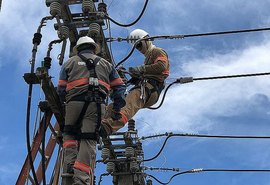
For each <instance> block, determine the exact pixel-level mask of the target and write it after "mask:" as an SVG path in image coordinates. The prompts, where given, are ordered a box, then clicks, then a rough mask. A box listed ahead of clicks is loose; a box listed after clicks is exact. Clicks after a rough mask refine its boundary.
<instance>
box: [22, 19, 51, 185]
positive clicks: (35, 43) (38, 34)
mask: <svg viewBox="0 0 270 185" xmlns="http://www.w3.org/2000/svg"><path fill="white" fill-rule="evenodd" d="M51 19H53V17H52V16H46V17H44V18H42V19H41V22H40V25H39V27H38V29H37V32H36V33H35V34H34V37H33V49H32V58H31V70H30V72H31V73H34V70H35V60H36V54H37V47H38V45H39V44H40V42H41V37H42V35H41V28H42V27H43V26H45V23H46V21H47V20H51ZM32 91H33V84H32V83H30V84H29V87H28V98H27V108H26V145H27V152H28V158H29V164H30V168H31V171H32V174H33V179H34V182H35V184H38V180H37V175H36V172H35V167H34V162H33V158H32V154H31V144H30V112H31V101H32Z"/></svg>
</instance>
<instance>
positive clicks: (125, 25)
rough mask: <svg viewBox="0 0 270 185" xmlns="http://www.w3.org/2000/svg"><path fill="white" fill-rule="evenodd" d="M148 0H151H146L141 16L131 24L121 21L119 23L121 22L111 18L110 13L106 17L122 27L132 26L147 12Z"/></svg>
mask: <svg viewBox="0 0 270 185" xmlns="http://www.w3.org/2000/svg"><path fill="white" fill-rule="evenodd" d="M148 1H149V0H145V3H144V6H143V9H142V11H141V13H140V15H139V17H138V18H137V19H136V20H135V21H133V22H132V23H130V24H121V23H119V22H117V21H115V20H113V19H112V18H110V17H109V16H108V15H105V17H106V18H108V19H109V20H110V21H112V22H113V23H114V24H116V25H118V26H122V27H129V26H132V25H134V24H136V23H137V22H138V21H139V20H140V19H141V17H142V16H143V14H144V12H145V9H146V7H147V4H148Z"/></svg>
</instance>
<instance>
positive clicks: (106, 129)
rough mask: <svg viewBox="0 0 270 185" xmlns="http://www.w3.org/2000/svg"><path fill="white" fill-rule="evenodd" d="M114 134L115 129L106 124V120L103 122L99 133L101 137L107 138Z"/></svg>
mask: <svg viewBox="0 0 270 185" xmlns="http://www.w3.org/2000/svg"><path fill="white" fill-rule="evenodd" d="M112 132H113V129H112V127H111V126H110V124H109V123H107V122H106V119H105V120H102V121H101V124H100V131H99V135H100V137H102V138H107V137H108V136H109V135H111V134H112Z"/></svg>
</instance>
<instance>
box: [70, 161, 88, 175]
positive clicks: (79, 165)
mask: <svg viewBox="0 0 270 185" xmlns="http://www.w3.org/2000/svg"><path fill="white" fill-rule="evenodd" d="M73 167H74V168H76V169H79V170H81V171H84V172H86V173H88V174H89V173H90V166H88V165H86V164H83V163H81V162H79V161H75V163H74V166H73Z"/></svg>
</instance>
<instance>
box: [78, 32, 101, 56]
mask: <svg viewBox="0 0 270 185" xmlns="http://www.w3.org/2000/svg"><path fill="white" fill-rule="evenodd" d="M82 44H91V45H93V46H95V53H99V51H100V48H99V45H98V44H97V43H95V41H94V40H93V39H92V38H91V37H88V36H84V37H80V38H79V39H78V41H77V44H76V46H74V48H73V53H74V54H77V53H78V47H79V46H80V45H82Z"/></svg>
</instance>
